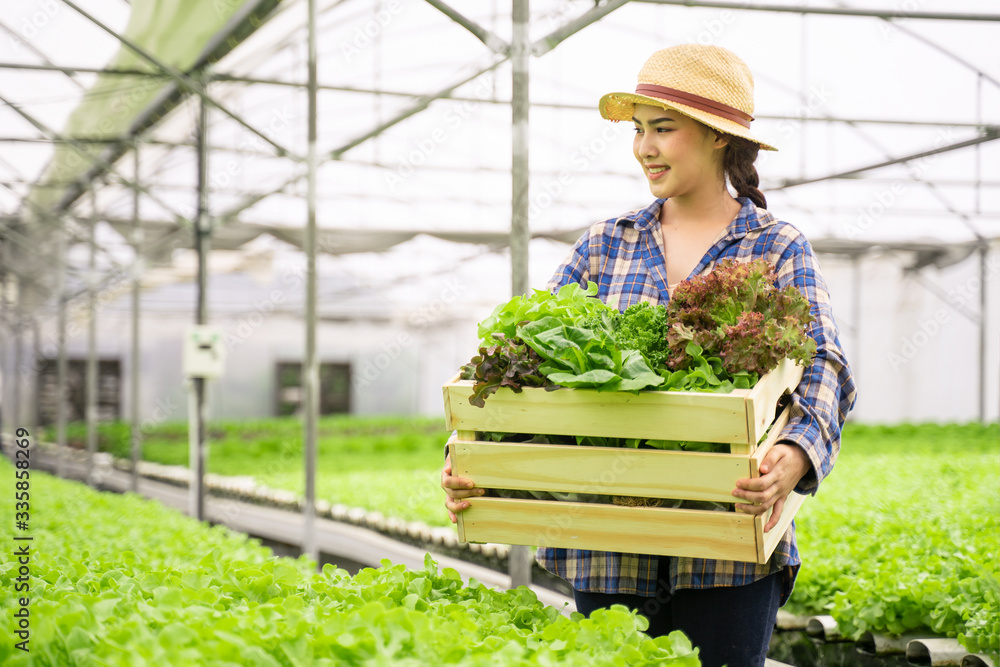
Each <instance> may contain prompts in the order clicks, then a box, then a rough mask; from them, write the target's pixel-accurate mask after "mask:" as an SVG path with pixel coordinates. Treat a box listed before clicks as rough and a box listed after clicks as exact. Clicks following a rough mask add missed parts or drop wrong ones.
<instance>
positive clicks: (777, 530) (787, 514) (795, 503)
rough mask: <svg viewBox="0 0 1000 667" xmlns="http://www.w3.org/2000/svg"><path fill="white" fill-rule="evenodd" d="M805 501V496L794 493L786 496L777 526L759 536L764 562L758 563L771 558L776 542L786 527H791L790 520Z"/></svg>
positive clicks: (779, 539)
mask: <svg viewBox="0 0 1000 667" xmlns="http://www.w3.org/2000/svg"><path fill="white" fill-rule="evenodd" d="M805 499H806V497H805V496H803V495H801V494H798V493H795V492H794V491H792V492H791V493H790V494H788V498H787V499H786V500H785V506H784V507H782V508H781V518H780V519H778V525H776V526H775V527H774V528H772V529H771V531H770V532H768V533H764V532H761V533H760V534H759V535H760V537H761V538H762V540H761V541H762V542H763V544H764V560H763V561H760V562H764V563H766V562H767V560H768V559H769V558H770V557H771V554H773V553H774V550H775V548H777V546H778V542H780V541H781V538H782V537H783V536H784V534H785V531H787V530H788V527H789V526H790V525H792V519H794V518H795V514H796V513H797V512H798V511H799V508H800V507H802V503H803V501H805Z"/></svg>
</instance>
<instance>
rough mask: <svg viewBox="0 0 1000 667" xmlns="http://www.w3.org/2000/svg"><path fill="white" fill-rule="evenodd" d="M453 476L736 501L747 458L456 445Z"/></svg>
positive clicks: (504, 484)
mask: <svg viewBox="0 0 1000 667" xmlns="http://www.w3.org/2000/svg"><path fill="white" fill-rule="evenodd" d="M452 451H453V452H455V455H454V456H453V458H452V464H453V474H455V475H458V476H460V477H468V478H469V479H472V480H474V481H475V483H476V486H480V487H485V488H491V489H518V490H526V491H565V492H571V493H597V494H604V495H623V496H639V497H643V498H680V499H684V500H710V501H716V502H727V503H731V502H735V498H733V496H732V491H733V489H735V488H736V480H738V479H741V478H743V477H749V476H750V467H749V461H748V459H747V457H745V456H733V455H731V454H709V453H704V452H682V451H660V450H651V449H622V448H617V447H576V446H573V445H537V444H530V443H496V442H463V441H460V440H459V441H455V442H454V443H453V444H452Z"/></svg>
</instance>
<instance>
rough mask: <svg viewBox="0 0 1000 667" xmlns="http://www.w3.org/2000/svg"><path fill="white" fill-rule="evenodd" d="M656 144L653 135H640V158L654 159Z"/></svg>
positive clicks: (646, 133) (645, 133)
mask: <svg viewBox="0 0 1000 667" xmlns="http://www.w3.org/2000/svg"><path fill="white" fill-rule="evenodd" d="M656 153H657V150H656V143H655V142H654V141H653V135H652V134H650V133H648V132H644V133H642V134H640V135H639V156H640V157H652V156H654V155H656Z"/></svg>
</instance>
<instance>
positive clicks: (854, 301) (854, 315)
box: [851, 255, 861, 382]
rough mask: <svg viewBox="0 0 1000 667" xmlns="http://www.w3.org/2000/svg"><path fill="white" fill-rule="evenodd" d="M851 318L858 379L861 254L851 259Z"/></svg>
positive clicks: (853, 359) (853, 360) (853, 367)
mask: <svg viewBox="0 0 1000 667" xmlns="http://www.w3.org/2000/svg"><path fill="white" fill-rule="evenodd" d="M851 269H852V270H851V292H852V294H851V319H852V320H854V322H853V325H854V350H853V351H852V352H851V373H852V374H853V375H854V381H855V382H857V379H858V368H859V367H860V362H859V361H858V360H859V359H860V358H861V255H855V256H854V258H853V259H852V261H851Z"/></svg>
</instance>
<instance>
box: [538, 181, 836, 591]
mask: <svg viewBox="0 0 1000 667" xmlns="http://www.w3.org/2000/svg"><path fill="white" fill-rule="evenodd" d="M739 201H740V203H741V204H742V205H743V206H742V209H741V210H740V212H739V215H737V216H736V218H735V219H734V220H733V221H732V222H731V223H730V224H729V226H728V227H727V228H726V230H725V231H724V232H723V233H722V234H721V235H720V236H719V238H718V239H717V240H716V242H715V244H714V245H713V246H712V247H711V248H709V250H708V252H707V253H706V254H705V256H704V257H703V258H702V259H701V262H700V263H699V264H698V265H697V266H696V267H695V269H694V271H692V273H691V275H692V276H695V275H701V274H704V273H707V272H709V271H711V270H712V268H713V267H714V266H715V263H716V262H718V261H720V260H723V259H726V258H734V259H739V260H743V261H749V260H751V259H765V260H767V261H768V262H770V263H772V264H773V265H774V266H775V267H776V269H777V274H778V281H777V283H778V286H779V287H784V286H786V285H795V286H796V287H797V288H798V289H799V290H800V291H801V292H802V293H803V294H805V296H806V297H808V299H809V302H810V303H811V304H812V307H811V311H812V314H813V316H814V317H815V318H816V319H815V321H814V322H813V323H812V324H811V325H810V328H809V331H808V334H809V336H810V337H812V338H813V339H814V340H815V341H816V348H817V352H816V357H815V358H814V360H813V362H812V364H811V365H810V366H809V367H808V368H806V369H805V371H804V373H803V375H802V381H801V382H800V384H799V386H798V387H797V388H796V390H795V392H794V393H793V395H792V397H791V404H792V412H791V413H790V419H789V422H788V425H787V426H786V428H785V430H784V431H783V432H782V434H781V441H782V442H786V443H794V444H796V445H798V446H800V447H801V448H802V449H803V450H804V451H805V453H806V454H807V456H808V458H809V461H810V463H811V466H812V467H811V470H810V471H809V472H807V473H806V475H805V477H803V478H802V480H801V482H799V484H798V486H797V487H796V489H795V490H796V491H798V492H799V493H808V494H815V493H816V489H817V488H818V486H819V483H820V481H822V480H823V478H824V477H826V475H827V474H829V472H830V469H831V468H833V464H834V462H835V461H836V460H837V453H838V452H839V451H840V429H841V426H843V423H844V419H845V418H846V416H847V413H848V412H849V411H850V409H851V408H852V407H854V400H855V397H856V391H855V387H854V380H853V378H852V377H851V371H850V368H849V367H848V365H847V360H846V359H845V358H844V353H843V351H842V350H841V348H840V341H839V339H838V335H837V325H836V323H835V322H834V321H833V312H832V309H831V306H830V295H829V293H828V292H827V288H826V283H825V282H824V281H823V277H822V275H820V270H819V264H818V262H817V261H816V257H815V255H814V254H813V251H812V247H811V246H810V245H809V242H808V241H807V240H806V239H805V237H804V236H803V235H802V233H801V232H799V231H798V230H797V229H796V228H795V227H793V226H792V225H790V224H788V223H785V222H780V221H779V220H777V219H776V218H775V217H774V216H773V215H771V214H770V213H769V212H768V211H766V210H765V209H761V208H757V207H756V206H754V204H753V203H752V202H751V201H750V200H749V199H747V198H744V197H740V198H739ZM663 202H664V200H663V199H657V200H656V201H654V202H653V203H652V205H650V206H649V207H648V208H646V209H643V210H640V211H634V212H632V213H628V214H626V215H623V216H621V217H619V218H612V219H610V220H605V221H604V222H600V223H597V224H595V225H593V226H592V227H591V228H590V229H589V230H588V231H587V232H585V233H584V234H583V236H582V237H581V238H580V240H579V241H577V243H576V245H575V246H574V247H573V250H572V252H571V253H570V256H569V259H568V260H567V261H566V263H565V264H563V265H562V266H560V267H559V269H558V270H557V271H556V273H555V275H554V276H553V277H552V280H551V281H550V282H549V285H548V287H549V289H553V290H554V289H558V288H559V287H561V286H562V285H565V284H568V283H579V284H581V285H582V286H586V284H587V282H588V281H593V282H596V283H597V284H598V286H599V291H598V297H599V298H600V299H601V300H602V301H604V302H605V303H608V304H612V305H615V306H617V307H618V308H619V309H621V310H624V309H625V308H627V307H628V306H630V305H632V304H634V303H638V302H641V301H649V302H651V303H654V304H655V303H666V302H667V301H669V300H670V295H669V293H668V291H667V279H666V271H665V263H664V258H663V251H662V245H661V241H660V239H661V234H660V219H659V213H660V207H661V206H662V205H663ZM537 558H538V562H539V564H540V565H542V567H544V568H545V569H546V570H548V571H549V572H552V573H554V574H556V575H558V576H560V577H562V578H564V579H566V580H567V581H568V582H569V583H570V584H571V585H572V586H573V588H575V589H577V590H581V591H590V592H599V593H632V594H638V595H643V596H646V597H652V596H653V595H654V594H655V590H656V582H657V579H658V578H659V577H662V576H663V574H662V573H660V572H658V571H657V569H658V562H659V561H660V559H659V557H658V556H649V555H643V554H620V553H610V552H597V551H584V550H580V549H557V548H545V547H543V548H540V549H539V550H538V555H537ZM801 562H802V561H801V559H800V558H799V551H798V547H797V546H796V543H795V523H794V522H792V525H791V526H790V527H789V529H788V531H787V532H786V533H785V535H784V536H783V537H782V539H781V541H780V542H779V543H778V546H777V549H775V552H774V555H772V557H771V559H770V561H769V562H768V563H767V564H765V565H757V564H756V563H743V562H734V561H721V560H707V559H702V558H670V559H669V563H670V572H669V584H670V590H671V591H674V590H677V589H679V588H711V587H714V586H739V585H744V584H749V583H752V582H754V581H757V580H758V579H761V578H763V577H766V576H768V575H770V574H774V573H776V572H783V573H784V579H785V588H784V595H783V597H782V604H784V602H785V600H786V599H787V598H788V595H790V594H791V589H792V586H793V584H794V580H795V575H796V573H797V572H798V568H799V565H800V564H801Z"/></svg>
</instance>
